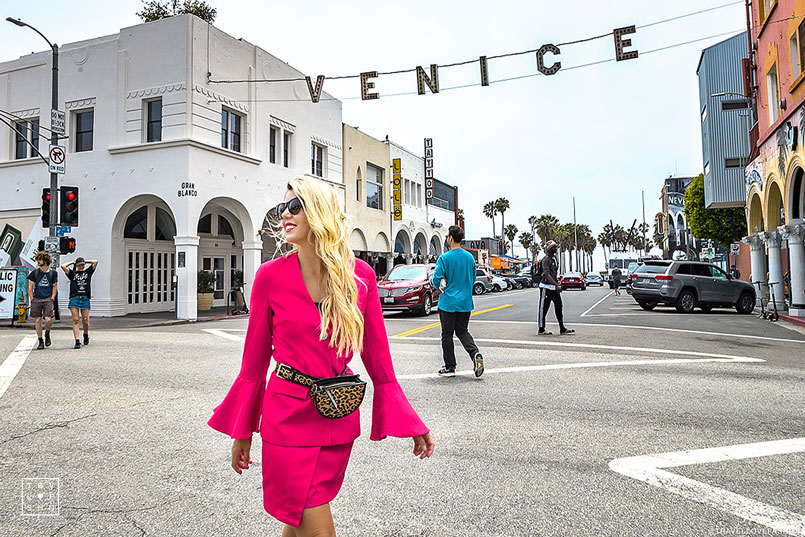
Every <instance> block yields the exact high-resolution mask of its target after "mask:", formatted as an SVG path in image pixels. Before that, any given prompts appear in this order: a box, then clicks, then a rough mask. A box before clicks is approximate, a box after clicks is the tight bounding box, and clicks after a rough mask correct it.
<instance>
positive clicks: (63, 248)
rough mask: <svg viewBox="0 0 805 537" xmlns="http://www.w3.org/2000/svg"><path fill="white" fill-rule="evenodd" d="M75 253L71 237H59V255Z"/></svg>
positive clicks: (73, 241)
mask: <svg viewBox="0 0 805 537" xmlns="http://www.w3.org/2000/svg"><path fill="white" fill-rule="evenodd" d="M73 252H75V239H74V238H73V237H59V253H60V254H62V255H64V254H72V253H73Z"/></svg>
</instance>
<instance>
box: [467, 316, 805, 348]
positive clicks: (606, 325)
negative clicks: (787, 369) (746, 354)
mask: <svg viewBox="0 0 805 537" xmlns="http://www.w3.org/2000/svg"><path fill="white" fill-rule="evenodd" d="M593 317H595V316H593ZM472 322H473V323H479V322H485V323H489V322H495V321H472ZM498 322H499V321H498ZM507 322H520V321H507ZM529 324H537V323H536V322H533V323H529ZM572 325H573V326H605V327H607V328H632V329H634V330H660V331H664V332H681V333H683V334H700V335H705V336H721V337H728V338H735V337H737V338H745V339H762V340H766V341H784V342H787V343H805V341H803V340H801V339H785V338H779V337H769V336H750V335H748V334H726V333H723V332H705V331H702V330H685V329H683V328H660V327H656V326H630V325H628V324H604V323H600V324H599V323H572Z"/></svg>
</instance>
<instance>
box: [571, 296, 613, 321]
mask: <svg viewBox="0 0 805 537" xmlns="http://www.w3.org/2000/svg"><path fill="white" fill-rule="evenodd" d="M614 292H615V291H610V292H609V293H607V294H606V295H604V298H602V299H601V300H599V301H598V302H596V303H595V304H593V305H592V306H590V308H589V309H588V310H587V311H585V312H584V313H582V314H581V315H579V317H584V316H585V315H587V314H588V313H590V312H591V311H593V309H595V307H596V306H597V305H599V304H600V303H601V302H603V301H604V300H606V299H607V298H608V297H609V296H610V295H611V294H612V293H614Z"/></svg>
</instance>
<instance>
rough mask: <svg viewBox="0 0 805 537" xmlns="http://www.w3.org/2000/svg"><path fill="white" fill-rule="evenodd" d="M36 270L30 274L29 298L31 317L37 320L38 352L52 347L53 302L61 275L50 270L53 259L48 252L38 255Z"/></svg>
mask: <svg viewBox="0 0 805 537" xmlns="http://www.w3.org/2000/svg"><path fill="white" fill-rule="evenodd" d="M35 259H36V268H35V269H34V270H33V271H32V272H31V273H30V274H28V296H29V297H30V298H31V310H30V312H31V317H33V318H34V319H36V337H38V338H39V346H38V347H37V348H36V350H42V349H44V348H45V347H50V328H51V326H52V324H53V301H54V300H55V297H56V292H57V291H58V290H59V281H58V280H59V275H58V274H56V271H55V270H51V269H50V264H51V263H52V262H53V258H52V257H50V254H49V253H48V252H39V253H38V254H36V258H35ZM43 317H44V318H45V338H44V339H42V318H43Z"/></svg>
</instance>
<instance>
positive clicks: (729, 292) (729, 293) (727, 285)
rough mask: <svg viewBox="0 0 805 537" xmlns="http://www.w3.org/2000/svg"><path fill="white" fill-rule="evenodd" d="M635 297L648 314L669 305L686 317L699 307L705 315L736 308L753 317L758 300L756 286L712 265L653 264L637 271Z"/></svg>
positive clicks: (633, 291) (695, 263)
mask: <svg viewBox="0 0 805 537" xmlns="http://www.w3.org/2000/svg"><path fill="white" fill-rule="evenodd" d="M632 296H633V297H634V299H635V301H636V302H637V303H638V304H639V305H640V307H641V308H643V309H644V310H647V311H650V310H653V309H654V308H655V307H656V306H657V304H668V305H671V306H674V307H675V308H676V310H677V311H679V312H684V313H690V312H692V311H693V309H694V308H696V307H698V308H700V309H701V310H702V311H705V312H709V311H710V310H711V309H713V308H733V307H734V308H735V309H736V310H737V311H738V313H751V312H752V310H754V308H755V297H756V295H755V289H754V287H753V286H752V284H750V283H748V282H744V281H741V280H736V279H735V278H733V277H732V276H730V275H729V274H727V273H726V272H724V271H723V270H721V269H720V268H718V267H717V266H715V265H713V264H712V263H703V262H700V261H653V260H648V261H646V262H645V263H643V264H642V265H640V266H639V267H637V269H635V273H634V277H633V278H632Z"/></svg>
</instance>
